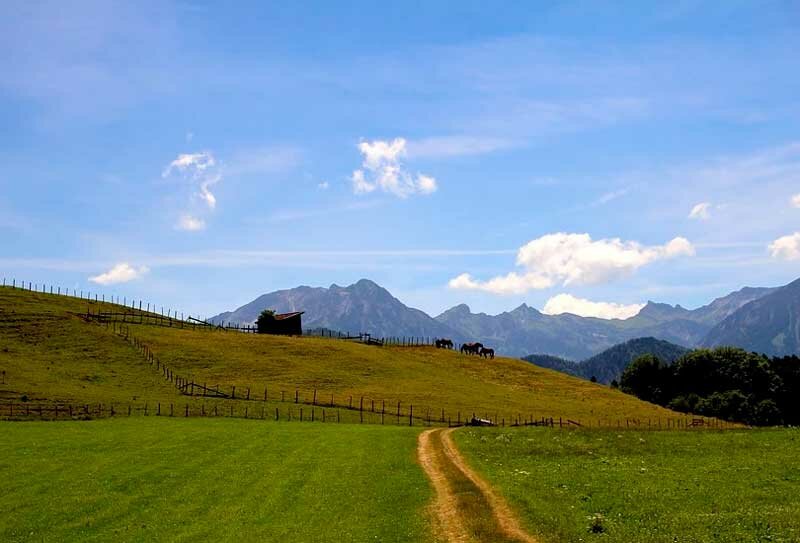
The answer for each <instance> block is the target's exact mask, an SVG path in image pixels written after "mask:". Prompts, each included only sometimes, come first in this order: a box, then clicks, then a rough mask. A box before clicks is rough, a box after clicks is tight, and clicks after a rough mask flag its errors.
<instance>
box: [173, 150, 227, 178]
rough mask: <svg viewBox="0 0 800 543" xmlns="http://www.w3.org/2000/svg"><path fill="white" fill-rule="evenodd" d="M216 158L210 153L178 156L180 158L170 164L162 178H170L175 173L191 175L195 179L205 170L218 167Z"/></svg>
mask: <svg viewBox="0 0 800 543" xmlns="http://www.w3.org/2000/svg"><path fill="white" fill-rule="evenodd" d="M216 164H217V162H216V160H214V156H213V155H212V154H211V153H208V152H205V151H204V152H202V153H186V154H180V155H178V158H176V159H175V160H173V161H172V162H170V163H169V166H167V167H166V168H165V169H164V171H163V172H162V173H161V177H169V176H170V175H171V174H172V173H173V172H174V171H178V172H181V173H189V174H191V175H192V176H193V177H196V176H198V175H200V174H202V173H203V172H204V171H205V170H207V169H209V168H213V167H214V166H216Z"/></svg>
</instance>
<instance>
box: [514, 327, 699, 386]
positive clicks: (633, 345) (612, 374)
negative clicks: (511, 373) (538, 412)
mask: <svg viewBox="0 0 800 543" xmlns="http://www.w3.org/2000/svg"><path fill="white" fill-rule="evenodd" d="M687 352H689V349H687V348H686V347H681V346H680V345H675V344H673V343H670V342H668V341H664V340H661V339H656V338H653V337H642V338H636V339H631V340H629V341H626V342H624V343H620V344H618V345H614V346H613V347H611V348H609V349H606V350H605V351H603V352H602V353H598V354H596V355H594V356H593V357H591V358H588V359H586V360H584V361H583V362H573V361H571V360H564V359H561V358H557V357H553V356H548V355H535V354H534V355H529V356H525V357H523V360H527V361H528V362H532V363H533V364H536V365H537V366H542V367H545V368H550V369H554V370H557V371H561V372H564V373H569V374H570V375H575V376H577V377H583V378H584V379H591V378H592V377H595V378H596V379H597V380H598V381H599V382H601V383H605V384H608V383H610V382H611V381H613V380H615V379H616V380H619V378H620V376H621V375H622V372H623V371H624V370H625V368H627V367H628V365H629V364H630V363H631V362H633V361H634V360H636V359H637V358H639V357H640V356H642V355H644V354H652V355H654V356H657V357H658V358H660V359H661V360H663V361H664V362H667V363H672V362H674V361H675V360H677V359H678V358H680V357H681V356H683V355H684V354H686V353H687Z"/></svg>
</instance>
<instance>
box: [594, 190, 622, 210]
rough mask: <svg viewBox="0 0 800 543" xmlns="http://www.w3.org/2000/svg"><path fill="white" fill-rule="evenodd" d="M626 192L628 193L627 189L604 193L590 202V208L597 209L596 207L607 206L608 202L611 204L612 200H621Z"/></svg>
mask: <svg viewBox="0 0 800 543" xmlns="http://www.w3.org/2000/svg"><path fill="white" fill-rule="evenodd" d="M628 192H629V189H627V188H624V189H619V190H613V191H610V192H606V193H604V194H602V195H600V197H599V198H598V199H597V200H595V201H594V202H592V203H591V206H592V207H598V206H602V205H605V204H607V203H609V202H611V201H613V200H616V199H617V198H622V197H623V196H625V195H626V194H628Z"/></svg>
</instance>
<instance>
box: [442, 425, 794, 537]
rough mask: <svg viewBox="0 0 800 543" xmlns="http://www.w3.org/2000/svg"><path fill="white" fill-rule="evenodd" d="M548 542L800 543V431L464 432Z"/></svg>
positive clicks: (458, 436) (468, 447)
mask: <svg viewBox="0 0 800 543" xmlns="http://www.w3.org/2000/svg"><path fill="white" fill-rule="evenodd" d="M454 437H455V440H456V443H457V444H458V446H459V448H460V449H461V451H462V453H463V454H464V455H465V457H466V458H467V460H468V461H469V462H470V463H471V465H473V466H474V467H475V468H476V469H477V470H478V471H479V472H481V473H482V474H483V475H485V477H486V478H487V479H488V480H489V482H490V483H492V484H494V485H495V486H496V487H497V488H498V489H499V490H500V491H501V492H502V494H503V495H504V496H506V498H507V499H508V500H509V501H510V502H511V504H512V506H513V507H514V508H515V509H516V511H517V512H518V513H519V514H520V516H521V517H522V519H523V521H524V523H525V524H526V526H527V528H528V529H529V531H530V532H531V533H533V534H536V535H537V537H539V539H540V540H541V541H542V542H553V543H555V542H558V543H565V542H578V541H613V542H615V543H645V542H647V543H651V542H652V543H674V542H681V543H682V542H693V543H701V542H703V543H704V542H725V543H742V542H753V543H755V542H762V541H770V542H782V543H790V542H796V541H800V456H799V455H798V452H799V451H800V431H798V430H797V429H785V430H777V429H776V430H727V431H721V432H716V431H701V432H697V431H668V432H663V431H661V432H659V431H652V432H640V431H621V432H615V431H607V430H604V431H598V430H588V431H587V430H581V431H553V430H549V431H548V430H544V429H515V430H513V431H510V430H502V429H464V430H461V431H458V432H456V433H455V435H454Z"/></svg>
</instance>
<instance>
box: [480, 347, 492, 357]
mask: <svg viewBox="0 0 800 543" xmlns="http://www.w3.org/2000/svg"><path fill="white" fill-rule="evenodd" d="M478 354H480V355H481V356H482V357H484V358H492V359H493V358H494V349H488V348H486V347H481V352H480V353H478Z"/></svg>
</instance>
